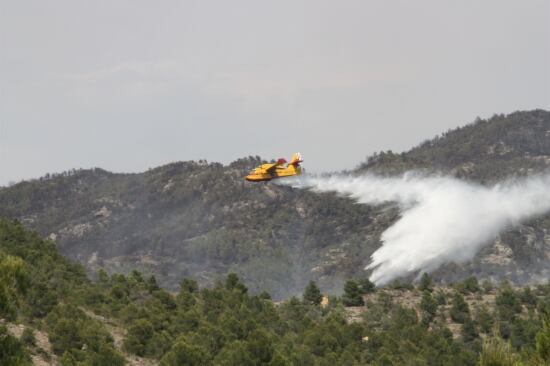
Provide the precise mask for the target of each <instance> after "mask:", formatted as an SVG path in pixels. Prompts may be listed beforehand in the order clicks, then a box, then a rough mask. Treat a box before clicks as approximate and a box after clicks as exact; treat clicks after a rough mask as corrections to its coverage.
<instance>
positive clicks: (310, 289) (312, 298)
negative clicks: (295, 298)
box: [303, 281, 323, 305]
mask: <svg viewBox="0 0 550 366" xmlns="http://www.w3.org/2000/svg"><path fill="white" fill-rule="evenodd" d="M303 298H304V302H307V303H309V304H313V305H319V304H321V301H322V300H323V295H322V294H321V290H319V287H317V285H316V284H315V281H309V284H308V285H307V287H306V289H305V291H304V295H303Z"/></svg>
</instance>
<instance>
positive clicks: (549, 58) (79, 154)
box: [0, 0, 550, 185]
mask: <svg viewBox="0 0 550 366" xmlns="http://www.w3.org/2000/svg"><path fill="white" fill-rule="evenodd" d="M549 70H550V2H549V1H545V0H538V1H536V0H527V1H526V0H521V1H520V0H516V1H503V0H491V1H487V0H484V1H479V0H475V1H455V0H452V1H451V0H449V1H442V0H430V1H424V0H417V1H391V0H390V1H388V0H379V1H368V0H362V1H319V0H315V1H313V0H312V1H297V0H292V1H281V0H277V1H258V0H255V1H253V0H251V1H236V0H233V1H221V0H220V1H205V0H202V1H136V0H131V1H130V0H128V1H122V0H108V1H97V0H96V1H75V0H66V1H55V0H52V1H43V0H40V1H25V0H21V1H19V0H18V1H8V0H4V1H2V0H0V93H1V95H0V166H1V171H0V185H3V184H7V183H8V182H9V181H17V180H20V179H23V178H31V177H38V176H41V175H43V174H45V173H47V172H59V171H63V170H67V169H71V168H80V167H82V168H89V167H93V166H98V167H103V168H105V169H108V170H112V171H123V172H129V171H143V170H146V169H147V168H149V167H154V166H157V165H161V164H165V163H168V162H172V161H178V160H190V159H201V158H205V159H208V160H209V161H220V162H223V163H228V162H230V161H232V160H235V159H237V158H239V157H243V156H247V155H260V156H262V157H264V158H267V159H270V158H278V157H280V156H285V157H287V158H288V157H289V156H290V154H291V153H292V152H294V151H300V152H302V155H303V156H304V159H305V166H306V168H309V169H310V170H313V171H326V170H339V169H341V168H352V167H354V166H355V165H356V164H358V163H359V162H361V161H362V160H364V158H365V157H366V156H367V155H370V154H371V153H373V152H374V151H380V150H388V149H392V150H394V151H403V150H406V149H408V148H410V147H412V146H414V145H416V144H418V143H420V142H421V141H422V140H424V139H426V138H430V137H432V136H433V135H435V134H438V133H441V132H443V131H446V130H447V129H449V128H454V127H457V126H460V125H464V124H466V123H468V122H471V121H473V120H474V119H475V117H476V116H480V117H482V118H485V117H490V116H491V115H492V114H494V113H510V112H513V111H515V110H518V109H521V110H525V109H534V108H544V109H550V71H549Z"/></svg>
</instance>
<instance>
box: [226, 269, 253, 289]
mask: <svg viewBox="0 0 550 366" xmlns="http://www.w3.org/2000/svg"><path fill="white" fill-rule="evenodd" d="M225 288H226V289H228V290H239V291H240V292H242V293H246V292H247V291H248V289H247V288H246V286H245V285H244V284H243V283H242V282H241V280H240V279H239V276H237V274H236V273H229V274H228V275H227V278H226V279H225Z"/></svg>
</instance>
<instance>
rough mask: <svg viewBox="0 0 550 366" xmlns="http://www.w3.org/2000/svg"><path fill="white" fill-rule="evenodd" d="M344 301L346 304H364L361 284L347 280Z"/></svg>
mask: <svg viewBox="0 0 550 366" xmlns="http://www.w3.org/2000/svg"><path fill="white" fill-rule="evenodd" d="M342 303H343V304H344V305H345V306H363V305H365V302H364V301H363V294H362V293H361V289H360V288H359V284H357V282H355V281H353V280H348V281H346V284H345V285H344V295H343V296H342Z"/></svg>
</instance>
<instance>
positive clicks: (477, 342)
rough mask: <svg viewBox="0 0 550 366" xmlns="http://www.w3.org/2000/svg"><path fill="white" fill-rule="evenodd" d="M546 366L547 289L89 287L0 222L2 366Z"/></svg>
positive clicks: (470, 282) (549, 339) (130, 279)
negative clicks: (292, 291) (284, 292)
mask: <svg viewBox="0 0 550 366" xmlns="http://www.w3.org/2000/svg"><path fill="white" fill-rule="evenodd" d="M548 362H550V285H548V284H546V285H537V286H536V287H524V288H514V287H511V286H510V284H508V283H502V284H500V285H498V286H497V285H496V284H494V283H491V282H489V281H484V282H482V283H478V281H477V279H476V278H475V277H469V278H467V279H465V280H464V281H462V282H460V283H456V284H455V285H454V286H453V287H450V286H437V285H435V284H434V283H433V282H432V281H431V279H430V277H429V276H428V275H423V276H422V279H421V281H420V283H419V284H418V285H417V286H416V287H415V286H413V285H393V286H390V287H386V288H378V289H375V288H374V284H372V283H371V282H369V281H368V280H366V279H364V278H363V279H361V281H359V282H357V281H351V280H350V281H346V284H345V286H344V295H343V296H342V297H341V298H337V297H330V298H328V299H327V298H326V297H323V296H322V294H321V292H320V291H319V289H318V287H317V286H316V284H315V283H314V282H311V283H309V284H308V286H307V287H306V288H305V289H304V291H303V294H302V295H301V296H300V297H299V298H296V297H292V298H290V299H288V300H287V301H284V302H279V303H274V302H273V301H272V300H271V299H270V296H269V294H268V293H266V292H262V293H260V294H258V295H251V294H250V293H249V291H248V289H247V287H246V286H245V285H244V284H243V283H242V282H241V280H240V279H239V277H238V276H236V275H235V274H229V275H228V276H226V277H225V278H223V279H222V280H220V281H218V282H217V283H215V284H214V285H212V286H209V287H202V288H201V287H199V286H198V285H197V283H196V282H195V281H193V280H191V279H188V278H182V279H181V281H180V284H179V286H178V290H177V293H170V292H167V291H166V290H164V289H162V288H160V287H159V286H158V284H157V282H156V280H155V277H153V276H144V275H143V274H142V273H140V272H138V271H132V272H131V273H130V274H129V275H127V276H124V275H120V274H113V275H112V276H108V275H107V274H106V273H105V272H104V271H103V270H99V271H98V273H97V279H96V281H93V282H92V281H90V280H89V279H88V278H87V277H86V275H85V273H84V269H83V268H82V267H81V266H80V265H78V264H74V263H71V262H70V261H69V260H67V259H66V258H63V257H62V256H61V255H59V254H58V253H57V251H56V248H55V246H54V245H53V244H52V243H51V242H49V241H45V240H43V239H42V238H40V237H39V236H38V235H36V234H35V233H33V232H29V231H28V230H25V229H24V228H23V227H22V225H21V224H19V223H17V222H10V221H8V220H3V219H0V365H6V366H12V365H13V366H27V365H31V364H34V365H63V366H77V365H110V366H122V365H124V364H126V365H132V366H154V365H160V366H181V365H189V366H255V365H265V366H329V365H357V366H362V365H364V366H367V365H405V364H407V365H448V366H458V365H460V366H474V365H480V366H491V365H516V364H517V365H519V364H521V365H525V366H542V365H547V364H548Z"/></svg>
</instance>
